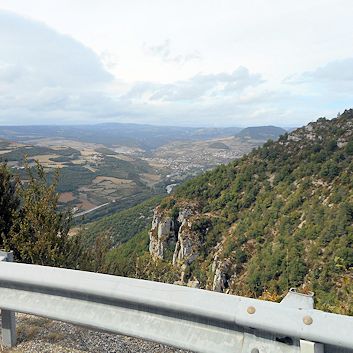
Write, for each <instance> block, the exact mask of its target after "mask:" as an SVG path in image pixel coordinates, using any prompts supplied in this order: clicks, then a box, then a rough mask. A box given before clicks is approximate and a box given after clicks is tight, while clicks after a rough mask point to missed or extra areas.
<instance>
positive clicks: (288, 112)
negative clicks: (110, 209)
mask: <svg viewBox="0 0 353 353" xmlns="http://www.w3.org/2000/svg"><path fill="white" fill-rule="evenodd" d="M352 13H353V1H352V0H335V1H332V0H296V1H289V0H249V1H243V0H241V1H240V0H213V1H210V0H148V1H146V0H0V124H2V125H4V124H18V125H20V124H81V123H90V124H92V123H100V122H133V123H144V124H157V125H179V126H240V127H243V126H253V125H278V126H283V127H294V126H300V125H303V124H305V123H307V122H309V121H312V120H316V119H317V118H319V117H321V116H326V117H328V118H332V117H335V116H336V115H337V113H338V112H342V111H344V110H345V109H348V108H352V107H353V45H352V44H353V22H352V20H351V15H352Z"/></svg>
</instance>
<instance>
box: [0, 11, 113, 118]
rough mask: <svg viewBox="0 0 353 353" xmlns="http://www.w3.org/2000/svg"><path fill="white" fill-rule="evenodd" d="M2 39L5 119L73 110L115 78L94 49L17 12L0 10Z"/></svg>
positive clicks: (0, 103) (0, 109)
mask: <svg viewBox="0 0 353 353" xmlns="http://www.w3.org/2000/svg"><path fill="white" fill-rule="evenodd" d="M0 43H1V50H0V94H1V99H0V118H2V120H5V119H9V118H10V119H12V120H11V121H12V123H17V121H21V122H24V121H26V119H27V118H26V116H28V119H30V118H32V114H31V113H32V112H37V114H38V115H37V119H40V118H41V114H40V113H43V112H45V113H46V114H47V119H50V114H51V112H55V111H62V112H64V111H68V110H70V107H72V106H73V102H74V101H75V100H76V101H82V100H83V101H85V96H92V93H93V92H97V91H99V90H100V89H103V88H104V87H106V86H107V85H109V84H110V83H111V82H112V81H113V76H112V75H111V74H109V73H108V72H107V71H106V70H105V69H104V67H103V65H102V63H101V61H100V60H99V58H98V57H97V55H96V54H95V53H94V52H93V51H92V50H90V49H89V48H87V47H85V46H84V45H82V44H81V43H79V42H78V41H76V40H74V39H73V38H71V37H69V36H66V35H62V34H59V33H57V32H55V31H54V30H52V29H50V28H49V27H47V26H46V25H44V24H42V23H39V22H35V21H32V20H29V19H26V18H23V17H20V16H17V15H15V14H13V13H9V12H5V11H0ZM98 96H99V95H98ZM95 101H96V102H97V99H95ZM97 103H98V102H97ZM100 104H102V103H100ZM81 109H83V110H84V107H81ZM26 114H27V115H26ZM63 117H64V116H63ZM13 119H17V121H16V120H13ZM28 122H30V121H28Z"/></svg>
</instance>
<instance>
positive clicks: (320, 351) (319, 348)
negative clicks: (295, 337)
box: [300, 340, 324, 353]
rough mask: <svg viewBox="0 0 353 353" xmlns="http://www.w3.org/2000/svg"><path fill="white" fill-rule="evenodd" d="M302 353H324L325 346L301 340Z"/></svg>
mask: <svg viewBox="0 0 353 353" xmlns="http://www.w3.org/2000/svg"><path fill="white" fill-rule="evenodd" d="M300 353H324V345H323V344H321V343H316V342H311V341H305V340H300Z"/></svg>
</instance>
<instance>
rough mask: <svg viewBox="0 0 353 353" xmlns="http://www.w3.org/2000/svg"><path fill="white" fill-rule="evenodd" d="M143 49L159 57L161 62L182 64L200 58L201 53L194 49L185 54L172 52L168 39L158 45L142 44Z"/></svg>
mask: <svg viewBox="0 0 353 353" xmlns="http://www.w3.org/2000/svg"><path fill="white" fill-rule="evenodd" d="M143 49H144V51H145V52H146V53H147V54H150V55H152V56H156V57H159V58H160V59H161V60H162V61H163V62H166V63H176V64H180V65H184V64H186V63H188V62H190V61H197V60H201V54H200V53H199V52H198V51H194V52H192V53H188V54H186V55H181V54H177V55H175V54H173V53H172V50H171V44H170V40H169V39H166V40H165V41H164V42H163V43H162V44H158V45H152V46H147V45H146V44H144V45H143Z"/></svg>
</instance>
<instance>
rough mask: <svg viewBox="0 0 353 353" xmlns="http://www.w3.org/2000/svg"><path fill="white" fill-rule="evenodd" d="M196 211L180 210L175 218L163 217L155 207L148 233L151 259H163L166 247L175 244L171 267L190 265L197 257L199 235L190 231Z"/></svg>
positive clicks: (189, 209) (187, 208)
mask: <svg viewBox="0 0 353 353" xmlns="http://www.w3.org/2000/svg"><path fill="white" fill-rule="evenodd" d="M195 215H196V211H195V210H193V209H192V208H190V207H185V208H182V209H180V211H179V213H178V215H177V217H175V218H174V219H172V218H171V217H170V216H167V215H163V213H162V212H161V210H160V209H159V208H158V207H157V208H156V209H155V211H154V216H153V221H152V228H151V230H150V232H149V237H150V244H149V251H150V254H151V255H152V257H154V258H160V259H165V253H166V251H165V250H166V249H167V247H168V246H169V247H170V245H173V244H175V247H174V252H173V260H172V261H173V265H174V266H177V265H179V266H182V265H188V264H191V263H192V262H193V261H194V260H195V259H196V257H197V256H198V249H199V246H200V240H199V235H198V234H197V233H196V232H194V231H193V230H192V224H193V220H192V219H193V217H194V216H195Z"/></svg>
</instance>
